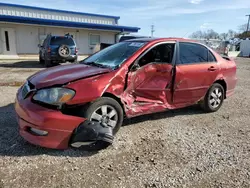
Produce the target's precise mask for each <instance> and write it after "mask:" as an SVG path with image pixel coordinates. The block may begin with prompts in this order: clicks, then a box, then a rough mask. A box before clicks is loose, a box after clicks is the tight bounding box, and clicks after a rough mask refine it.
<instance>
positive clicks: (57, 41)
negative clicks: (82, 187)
mask: <svg viewBox="0 0 250 188" xmlns="http://www.w3.org/2000/svg"><path fill="white" fill-rule="evenodd" d="M50 44H51V45H62V44H65V45H69V46H74V45H75V43H74V41H73V39H72V38H71V37H52V38H51V40H50Z"/></svg>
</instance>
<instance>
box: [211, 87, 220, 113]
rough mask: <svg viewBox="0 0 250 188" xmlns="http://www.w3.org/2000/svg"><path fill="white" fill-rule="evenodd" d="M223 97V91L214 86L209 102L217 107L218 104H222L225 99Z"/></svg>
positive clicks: (213, 106)
mask: <svg viewBox="0 0 250 188" xmlns="http://www.w3.org/2000/svg"><path fill="white" fill-rule="evenodd" d="M222 97H223V91H222V90H221V89H220V88H218V87H216V88H214V90H213V91H212V92H211V95H210V98H209V104H210V105H211V107H212V108H217V107H218V106H220V104H221V103H222V101H223V99H222Z"/></svg>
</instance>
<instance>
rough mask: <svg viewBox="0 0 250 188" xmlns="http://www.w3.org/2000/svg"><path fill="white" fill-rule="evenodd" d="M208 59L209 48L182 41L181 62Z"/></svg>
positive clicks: (188, 62) (200, 61) (205, 60)
mask: <svg viewBox="0 0 250 188" xmlns="http://www.w3.org/2000/svg"><path fill="white" fill-rule="evenodd" d="M207 61H208V49H207V48H206V47H204V46H202V45H200V44H194V43H180V64H197V63H202V62H207Z"/></svg>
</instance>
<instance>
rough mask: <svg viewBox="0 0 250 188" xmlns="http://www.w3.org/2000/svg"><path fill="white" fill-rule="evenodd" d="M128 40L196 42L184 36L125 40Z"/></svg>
mask: <svg viewBox="0 0 250 188" xmlns="http://www.w3.org/2000/svg"><path fill="white" fill-rule="evenodd" d="M127 41H129V42H163V41H178V42H196V43H198V42H197V41H195V40H190V39H185V38H173V37H169V38H149V37H148V38H136V39H130V40H127Z"/></svg>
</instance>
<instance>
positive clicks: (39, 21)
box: [0, 15, 140, 32]
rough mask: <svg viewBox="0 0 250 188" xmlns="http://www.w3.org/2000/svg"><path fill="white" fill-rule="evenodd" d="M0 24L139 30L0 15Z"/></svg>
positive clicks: (123, 30)
mask: <svg viewBox="0 0 250 188" xmlns="http://www.w3.org/2000/svg"><path fill="white" fill-rule="evenodd" d="M0 22H11V23H23V24H34V25H46V26H61V27H72V28H86V29H96V30H111V31H119V32H138V30H140V28H138V27H129V26H120V25H106V24H94V23H81V22H69V21H59V20H50V19H39V18H29V17H21V16H6V15H0Z"/></svg>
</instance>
